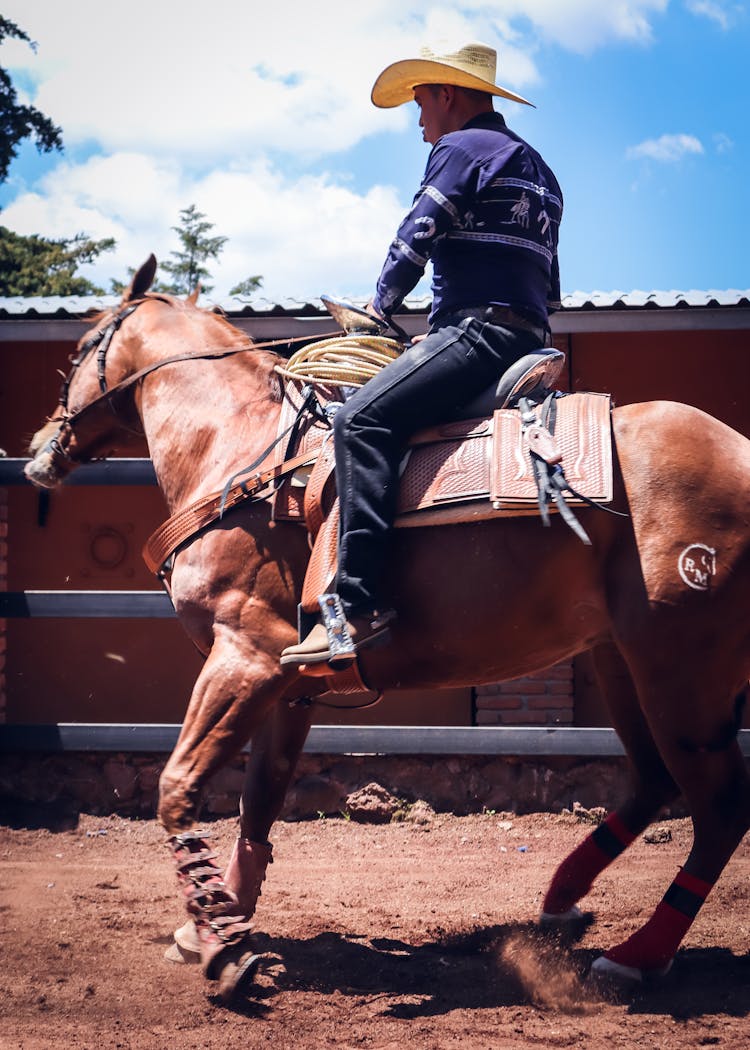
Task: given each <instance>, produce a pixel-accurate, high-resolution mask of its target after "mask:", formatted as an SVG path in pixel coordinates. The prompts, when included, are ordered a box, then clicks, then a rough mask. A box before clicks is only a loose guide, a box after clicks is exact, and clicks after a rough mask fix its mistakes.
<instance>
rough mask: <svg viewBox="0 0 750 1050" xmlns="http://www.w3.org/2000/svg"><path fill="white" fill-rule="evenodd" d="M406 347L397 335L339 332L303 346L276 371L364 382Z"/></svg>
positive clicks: (332, 380) (317, 378)
mask: <svg viewBox="0 0 750 1050" xmlns="http://www.w3.org/2000/svg"><path fill="white" fill-rule="evenodd" d="M403 350H404V347H403V346H402V344H401V343H399V342H398V341H397V340H396V339H387V338H385V336H381V335H338V336H334V337H333V338H331V339H321V340H320V341H319V342H317V343H309V344H308V345H307V346H303V347H302V349H301V350H297V351H296V353H294V354H292V356H291V357H290V358H289V360H288V361H287V362H286V364H285V365H277V366H276V371H277V372H278V373H279V375H282V376H287V377H289V378H290V379H299V380H302V381H303V382H306V383H315V382H318V383H335V384H337V385H338V384H340V385H344V386H364V384H365V383H366V382H367V380H368V379H372V377H373V376H376V375H377V374H378V372H379V371H380V370H381V368H385V366H386V365H387V364H388V363H389V362H390V361H395V359H396V358H397V357H399V356H400V355H401V354H402V353H403Z"/></svg>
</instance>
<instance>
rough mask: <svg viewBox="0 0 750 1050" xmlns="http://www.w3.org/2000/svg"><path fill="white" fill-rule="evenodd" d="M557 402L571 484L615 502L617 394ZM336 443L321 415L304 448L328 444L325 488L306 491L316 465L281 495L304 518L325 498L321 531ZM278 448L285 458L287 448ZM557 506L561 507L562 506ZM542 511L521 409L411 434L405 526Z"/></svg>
mask: <svg viewBox="0 0 750 1050" xmlns="http://www.w3.org/2000/svg"><path fill="white" fill-rule="evenodd" d="M298 398H299V394H298V393H297V395H296V397H295V396H294V393H292V394H291V396H288V397H287V398H286V399H285V404H284V410H283V411H282V413H281V416H282V418H281V420H280V429H281V428H283V427H284V426H288V425H289V422H290V421H291V419H293V418H294V413H295V411H296V407H295V401H296V400H297V399H298ZM300 403H301V402H300ZM287 406H288V407H287ZM297 407H298V405H297ZM552 409H553V411H552V416H551V419H550V420H549V422H548V424H547V425H548V427H549V429H550V431H551V432H552V433H553V435H554V438H555V442H556V444H557V447H558V449H559V451H560V452H561V453H562V460H561V465H562V468H563V471H564V473H565V477H566V479H567V481H568V483H569V484H570V486H571V488H573V489H575V490H576V492H577V493H580V495H581V496H584V497H586V498H587V499H590V500H595V501H596V502H598V503H609V502H611V500H612V440H611V425H610V397H609V395H608V394H597V393H579V394H568V395H564V396H561V397H558V398H555V399H554V401H553V402H552ZM327 438H328V440H327ZM332 445H333V442H332V440H330V430H329V429H328V428H327V427H326V426H325V424H321V423H320V422H316V423H315V425H313V426H311V427H309V428H308V429H307V430H306V432H305V433H304V435H302V437H301V439H300V442H299V445H298V446H297V450H298V451H300V452H304V451H308V450H309V451H311V452H312V451H314V450H315V449H316V448H319V449H320V450H321V453H320V455H319V462H318V463H316V464H315V466H314V467H313V468H312V475H313V482H316V483H317V487H318V490H319V491H317V492H307V491H306V490H307V488H308V482H309V480H310V476H311V469H310V468H305V469H304V470H303V471H299V472H297V474H295V475H293V476H292V477H291V478H290V479H287V480H286V481H285V482H284V483H283V484H282V485H281V486H280V488H279V490H278V492H277V493H276V495H275V497H274V517H275V518H276V519H277V520H281V521H299V522H301V521H304V520H305V518H306V511H305V508H306V505H307V511H308V514H309V512H310V508H311V505H312V506H313V507H315V506H316V505H317V506H318V507H320V510H319V512H318V513H317V515H315V516H314V517H315V520H314V521H308V525H309V526H310V531H311V532H312V534H313V535H315V534H316V533H317V531H318V528H319V527H320V525H321V524H322V521H323V519H324V517H325V515H326V513H327V510H328V509H329V507H330V503H331V502H332V493H331V496H330V498H329V499H328V504H329V507H326V508H325V509H324V508H323V507H322V504H324V503H325V502H326V500H325V496H324V492H323V490H324V489H325V488H326V486H327V482H328V481H329V479H330V477H331V472H332V469H333V448H332ZM278 455H279V457H280V458H279V462H281V461H282V460H283V457H284V450H283V449H281V450H280V451H279V453H278ZM323 461H324V462H323ZM312 487H314V486H311V488H312ZM328 488H331V489H332V486H328ZM566 502H567V503H570V504H571V505H575V504H577V503H578V504H580V503H581V500H578V499H577V498H575V497H574V496H571V495H570V494H568V495H566ZM550 509H551V510H552V511H553V512H554V507H551V508H550ZM538 513H539V509H538V503H537V485H536V481H535V478H534V473H533V468H532V461H531V456H530V454H529V447H528V439H527V437H526V434H525V432H524V429H523V426H522V420H521V414H520V412H519V411H518V410H517V409H499V410H497V411H496V412H495V413H494V414H493V415H492V417H490V418H488V419H473V420H461V421H459V422H453V423H444V424H441V425H439V426H436V427H431V428H429V429H428V430H424V431H421V432H419V433H417V434H416V435H415V436H414V437H413V438H412V439H411V441H410V443H409V448H408V451H407V453H406V455H405V457H404V460H403V461H402V466H401V489H400V499H399V510H398V517H397V519H396V522H395V524H396V526H397V527H398V528H408V527H410V526H422V525H431V524H441V523H454V524H455V523H459V522H470V521H479V520H483V519H485V518H488V517H498V516H499V517H503V516H510V515H519V514H526V515H530V514H538Z"/></svg>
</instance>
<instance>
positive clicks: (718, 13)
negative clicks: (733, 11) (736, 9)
mask: <svg viewBox="0 0 750 1050" xmlns="http://www.w3.org/2000/svg"><path fill="white" fill-rule="evenodd" d="M687 9H688V11H690V13H691V14H694V15H697V16H698V17H699V18H709V19H711V21H712V22H716V24H717V25H718V26H719V27H720V28H721V29H729V26H730V25H731V21H732V19H731V15H730V13H729V11H727V9H726V6H725V5H724V4H721V3H718V2H717V0H687Z"/></svg>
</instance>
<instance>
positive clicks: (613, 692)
mask: <svg viewBox="0 0 750 1050" xmlns="http://www.w3.org/2000/svg"><path fill="white" fill-rule="evenodd" d="M592 657H593V662H594V670H595V672H596V676H597V681H598V683H599V686H600V688H601V690H602V693H603V695H604V698H605V700H606V702H607V707H608V710H609V713H610V717H611V719H612V724H613V726H614V728H615V730H616V731H617V733H618V736H619V737H620V739H621V740H622V743H623V746H624V747H625V750H626V752H627V754H628V757H629V759H630V780H631V786H630V793H629V795H628V797H627V799H626V800H625V802H624V803H623V804H622V805H621V806H619V808H618V809H617V810H616V811H615V812H614V813H611V814H610V815H609V816H608V817H607V819H606V820H605V821H604V822H603V823H602V824H600V825H599V826H598V827H597V828H595V829H594V831H593V832H592V833H591V834H590V835H588V836H587V837H586V838H585V839H584V840H583V841H582V842H581V843H580V844H579V845H578V846H577V847H576V849H574V850H573V852H572V853H571V854H569V856H568V857H566V858H565V860H564V861H563V862H562V864H560V866H559V868H558V869H557V871H556V872H555V875H554V877H553V879H552V883H551V885H550V888H549V889H548V891H547V894H546V896H545V898H544V904H543V905H542V915H541V924H542V925H543V926H546V927H551V928H565V927H566V926H571V927H575V926H576V924H577V922H578V920H579V919H580V912H579V911H578V909H577V908H576V905H577V903H578V901H580V900H581V899H582V898H583V897H585V896H586V894H587V893H588V892H589V890H590V889H591V886H592V884H593V882H594V879H596V877H597V876H598V875H600V874H601V872H602V871H604V869H605V868H606V867H607V866H608V865H609V864H611V863H612V861H613V860H615V859H616V858H617V857H619V856H620V854H621V853H623V851H624V850H625V849H627V847H628V846H629V845H630V844H631V843H632V842H633V841H634V839H635V838H636V837H637V836H638V835H639V834H640V833H641V832H642V831H643V830H644V828H645V827H647V826H648V824H650V823H651V821H652V820H653V819H654V817H655V816H656V814H657V813H658V811H659V809H660V808H661V807H662V806H664V805H665V804H666V803H668V802H670V801H671V800H672V799H673V798H674V797H675V796H676V795H677V794H678V788H677V786H676V784H675V782H674V780H673V779H672V777H671V775H670V773H669V771H668V770H667V768H666V766H665V765H664V762H663V760H662V758H661V755H660V754H659V752H658V750H657V747H656V744H655V743H654V739H653V736H652V734H651V730H650V729H649V727H648V725H647V723H646V720H645V718H644V717H643V713H642V712H641V708H640V702H639V700H638V694H637V693H636V689H635V685H634V684H633V679H632V677H631V674H630V671H629V670H628V667H627V665H626V663H625V661H624V660H623V658H622V656H621V655H620V652H619V650H618V649H617V648H616V647H615V646H614V644H612V643H606V644H602V645H600V646H598V647H597V648H596V649H595V650H593V652H592Z"/></svg>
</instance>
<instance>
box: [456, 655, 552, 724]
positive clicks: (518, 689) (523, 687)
mask: <svg viewBox="0 0 750 1050" xmlns="http://www.w3.org/2000/svg"><path fill="white" fill-rule="evenodd" d="M572 722H573V664H572V663H571V662H570V661H569V660H567V661H564V662H563V663H560V664H555V665H554V667H548V668H546V669H545V670H544V671H537V672H536V673H535V674H531V675H526V676H525V677H524V678H514V679H513V680H512V681H509V682H498V683H497V685H481V686H477V688H476V723H477V725H480V726H487V725H503V726H523V725H531V726H538V725H563V726H565V725H571V724H572Z"/></svg>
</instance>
